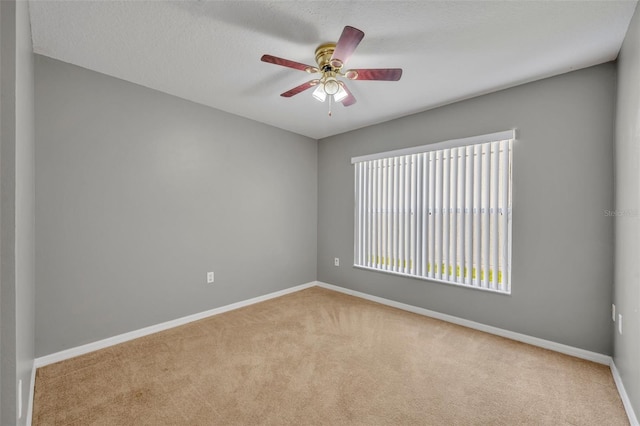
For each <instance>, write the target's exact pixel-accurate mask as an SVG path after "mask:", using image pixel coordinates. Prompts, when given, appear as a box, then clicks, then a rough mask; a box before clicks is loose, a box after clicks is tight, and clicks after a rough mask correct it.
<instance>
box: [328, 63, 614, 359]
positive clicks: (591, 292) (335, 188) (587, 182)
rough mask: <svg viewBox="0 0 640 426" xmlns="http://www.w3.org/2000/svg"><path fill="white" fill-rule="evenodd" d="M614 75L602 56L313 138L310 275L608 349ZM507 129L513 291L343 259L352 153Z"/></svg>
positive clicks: (349, 256) (349, 221) (348, 252)
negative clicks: (588, 64)
mask: <svg viewBox="0 0 640 426" xmlns="http://www.w3.org/2000/svg"><path fill="white" fill-rule="evenodd" d="M615 78H616V73H615V65H614V64H613V63H608V64H604V65H600V66H597V67H592V68H588V69H585V70H581V71H576V72H572V73H569V74H565V75H561V76H558V77H554V78H549V79H546V80H541V81H538V82H534V83H529V84H526V85H522V86H519V87H515V88H511V89H507V90H504V91H500V92H497V93H493V94H489V95H485V96H481V97H477V98H474V99H471V100H466V101H463V102H459V103H455V104H452V105H448V106H445V107H442V108H438V109H435V110H430V111H427V112H424V113H420V114H416V115H413V116H409V117H405V118H401V119H397V120H394V121H390V122H387V123H383V124H380V125H376V126H372V127H368V128H365V129H361V130H357V131H353V132H350V133H346V134H342V135H338V136H335V137H331V138H327V139H323V140H321V141H320V142H319V147H318V280H320V281H323V282H327V283H331V284H335V285H339V286H343V287H347V288H350V289H353V290H357V291H363V292H365V293H369V294H372V295H376V296H380V297H385V298H388V299H391V300H396V301H399V302H403V303H408V304H411V305H415V306H420V307H423V308H426V309H431V310H434V311H438V312H443V313H446V314H450V315H454V316H458V317H461V318H466V319H469V320H473V321H477V322H480V323H483V324H488V325H492V326H495V327H500V328H503V329H507V330H512V331H515V332H519V333H524V334H527V335H530V336H536V337H539V338H543V339H548V340H552V341H555V342H559V343H563V344H567V345H571V346H574V347H578V348H583V349H587V350H590V351H595V352H598V353H603V354H611V352H612V338H611V326H610V304H611V286H612V280H613V220H612V219H611V218H609V217H605V215H604V210H607V209H612V208H613V192H612V188H613V140H612V139H613V119H614V102H615ZM511 128H517V130H518V140H517V141H516V142H515V145H514V171H513V181H514V192H513V197H514V201H513V264H512V273H513V279H512V294H511V295H510V296H505V295H498V294H494V293H489V292H484V291H479V290H472V289H466V288H460V287H456V286H452V285H446V284H439V283H435V282H430V281H423V280H417V279H411V278H404V277H399V276H395V275H390V274H385V273H378V272H372V271H365V270H360V269H355V268H353V267H352V266H350V265H351V264H352V262H353V193H354V190H353V169H352V166H351V164H350V159H351V157H353V156H359V155H364V154H371V153H375V152H382V151H387V150H392V149H398V148H404V147H410V146H417V145H424V144H427V143H434V142H439V141H444V140H449V139H455V138H461V137H467V136H474V135H481V134H486V133H492V132H496V131H501V130H507V129H511ZM334 257H339V258H341V266H339V267H335V266H333V258H334Z"/></svg>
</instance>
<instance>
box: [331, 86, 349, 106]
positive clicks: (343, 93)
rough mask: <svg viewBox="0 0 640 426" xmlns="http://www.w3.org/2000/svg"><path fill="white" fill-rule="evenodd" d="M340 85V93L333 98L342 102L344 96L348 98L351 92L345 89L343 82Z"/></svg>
mask: <svg viewBox="0 0 640 426" xmlns="http://www.w3.org/2000/svg"><path fill="white" fill-rule="evenodd" d="M338 86H339V88H338V93H336V94H335V95H333V100H334V101H336V102H342V101H343V100H344V98H346V97H347V96H348V95H349V94H348V93H347V91H346V90H344V87H342V84H339V85H338Z"/></svg>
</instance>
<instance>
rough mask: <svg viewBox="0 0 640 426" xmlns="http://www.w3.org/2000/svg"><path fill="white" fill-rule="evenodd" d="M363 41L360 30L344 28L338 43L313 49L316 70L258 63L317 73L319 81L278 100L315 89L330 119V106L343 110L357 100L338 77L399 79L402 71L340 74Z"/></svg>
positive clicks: (283, 63) (273, 61)
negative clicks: (327, 106) (341, 106)
mask: <svg viewBox="0 0 640 426" xmlns="http://www.w3.org/2000/svg"><path fill="white" fill-rule="evenodd" d="M363 37H364V32H362V31H360V30H359V29H357V28H354V27H350V26H346V27H344V30H343V31H342V35H341V36H340V39H339V40H338V42H337V43H324V44H321V45H320V46H318V47H317V48H316V63H317V64H318V66H317V67H315V66H311V65H305V64H302V63H300V62H295V61H290V60H288V59H283V58H278V57H276V56H272V55H263V56H262V58H261V60H262V61H263V62H268V63H270V64H274V65H280V66H284V67H289V68H293V69H297V70H300V71H305V72H307V73H309V74H316V73H320V74H321V76H320V78H316V79H313V80H310V81H308V82H306V83H303V84H301V85H299V86H297V87H294V88H293V89H290V90H288V91H286V92H284V93H282V94H281V95H280V96H283V97H285V98H289V97H291V96H294V95H297V94H298V93H301V92H303V91H305V90H307V89H310V88H311V87H314V86H315V87H316V88H315V90H314V91H313V97H314V98H315V99H317V100H318V101H320V102H324V101H325V100H326V99H327V97H328V98H329V116H331V103H332V102H341V103H342V105H343V106H350V105H353V104H354V103H356V98H355V97H354V96H353V94H352V93H351V92H350V91H349V89H348V88H347V85H346V84H345V83H344V81H342V80H340V79H339V78H338V77H343V78H346V79H347V80H384V81H398V80H400V77H402V69H401V68H378V69H350V70H346V71H345V72H342V68H343V67H344V65H345V64H346V63H347V61H348V60H349V58H350V57H351V54H352V53H353V52H354V50H355V49H356V47H358V44H360V41H361V40H362V39H363Z"/></svg>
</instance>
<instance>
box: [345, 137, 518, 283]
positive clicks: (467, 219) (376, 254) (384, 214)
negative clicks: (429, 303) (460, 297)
mask: <svg viewBox="0 0 640 426" xmlns="http://www.w3.org/2000/svg"><path fill="white" fill-rule="evenodd" d="M514 136H515V131H513V130H510V131H507V132H500V133H493V134H490V135H484V136H478V137H473V138H466V139H458V140H455V141H448V142H443V143H440V144H435V145H426V146H421V147H415V148H408V149H403V150H398V151H392V152H387V153H381V154H373V155H367V156H363V157H356V158H352V160H351V162H352V163H353V164H354V169H355V244H354V246H355V250H354V266H356V267H359V268H365V269H373V270H376V271H384V272H389V273H393V274H400V275H406V276H411V277H416V278H421V279H428V280H432V281H440V282H445V283H449V284H456V285H461V286H466V287H472V288H478V289H484V290H490V291H495V292H500V293H511V187H512V185H511V163H512V144H513V139H514Z"/></svg>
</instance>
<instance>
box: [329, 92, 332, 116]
mask: <svg viewBox="0 0 640 426" xmlns="http://www.w3.org/2000/svg"><path fill="white" fill-rule="evenodd" d="M332 101H333V95H329V117H331V102H332Z"/></svg>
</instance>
